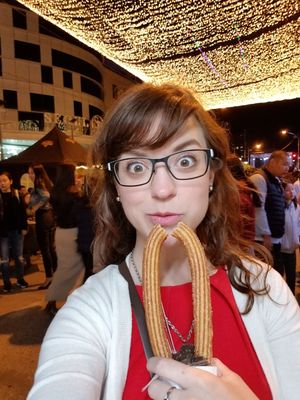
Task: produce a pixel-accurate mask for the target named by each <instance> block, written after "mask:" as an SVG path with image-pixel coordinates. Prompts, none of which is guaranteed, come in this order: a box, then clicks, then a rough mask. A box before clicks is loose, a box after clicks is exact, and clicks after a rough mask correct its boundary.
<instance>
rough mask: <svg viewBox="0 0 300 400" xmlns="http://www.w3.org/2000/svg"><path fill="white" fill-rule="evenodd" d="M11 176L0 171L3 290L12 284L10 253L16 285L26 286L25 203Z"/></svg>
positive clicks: (6, 290) (0, 248) (9, 288)
mask: <svg viewBox="0 0 300 400" xmlns="http://www.w3.org/2000/svg"><path fill="white" fill-rule="evenodd" d="M12 183H13V180H12V176H11V174H10V173H9V172H1V173H0V195H1V203H2V206H3V209H2V210H3V213H2V215H3V217H2V220H1V224H0V251H1V270H2V279H3V283H4V288H3V291H4V292H5V293H7V292H10V291H11V289H12V284H11V281H10V273H9V259H10V255H11V256H12V258H13V259H14V262H15V268H16V277H17V286H18V287H19V288H21V289H24V288H27V287H28V283H27V282H26V281H25V280H24V258H23V243H24V235H25V234H26V233H27V228H28V225H27V215H26V209H25V205H24V203H23V201H22V199H20V197H19V194H18V191H17V190H15V189H14V188H13V187H12Z"/></svg>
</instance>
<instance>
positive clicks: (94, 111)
mask: <svg viewBox="0 0 300 400" xmlns="http://www.w3.org/2000/svg"><path fill="white" fill-rule="evenodd" d="M89 115H90V119H92V118H93V116H94V115H99V117H101V118H103V117H104V112H103V111H102V110H100V108H98V107H95V106H92V105H89Z"/></svg>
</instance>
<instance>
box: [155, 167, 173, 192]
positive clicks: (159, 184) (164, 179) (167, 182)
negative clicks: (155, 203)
mask: <svg viewBox="0 0 300 400" xmlns="http://www.w3.org/2000/svg"><path fill="white" fill-rule="evenodd" d="M176 192H177V188H176V182H175V178H173V176H172V175H171V174H170V172H169V170H168V168H167V166H166V165H156V166H155V171H154V173H153V176H152V180H151V193H152V196H153V197H157V198H160V199H167V198H169V197H173V196H175V195H176Z"/></svg>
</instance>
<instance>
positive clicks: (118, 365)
mask: <svg viewBox="0 0 300 400" xmlns="http://www.w3.org/2000/svg"><path fill="white" fill-rule="evenodd" d="M245 264H247V263H245ZM248 266H249V268H250V269H252V268H253V265H252V266H251V265H249V263H248ZM268 283H269V284H270V287H271V291H270V297H271V298H272V299H273V301H272V300H271V299H270V298H269V297H268V296H259V297H256V299H255V303H254V306H253V308H252V310H251V312H250V313H249V314H247V315H245V316H243V317H242V318H243V321H244V323H245V326H246V328H247V331H248V333H249V335H250V338H251V341H252V343H253V346H254V348H255V350H256V353H257V355H258V358H259V360H260V362H261V365H262V368H263V370H264V372H265V375H266V377H267V380H268V382H269V385H270V387H271V391H272V394H273V400H296V399H299V393H300V309H299V306H298V304H297V302H296V300H295V298H294V296H293V295H292V294H291V292H290V290H289V288H288V287H287V285H286V283H285V282H284V281H283V279H282V278H281V276H280V275H279V274H278V273H277V272H276V271H275V270H271V271H270V273H269V275H268ZM233 292H234V297H235V300H236V302H237V304H238V307H239V309H241V310H242V309H243V307H244V305H245V301H246V297H245V295H243V294H241V293H239V292H237V291H236V290H233ZM131 325H132V321H131V305H130V299H129V292H128V287H127V282H126V281H125V280H124V278H123V277H122V276H121V275H120V274H119V271H118V269H117V266H116V265H110V266H108V267H107V268H105V269H104V270H103V271H101V272H99V273H97V274H96V275H94V276H92V277H91V278H89V279H88V281H87V282H86V283H85V285H84V286H81V287H80V288H79V289H77V290H76V291H75V292H73V293H72V294H71V295H70V296H69V298H68V301H67V303H66V304H65V305H64V306H63V307H62V309H61V310H60V311H59V312H58V314H57V315H56V317H55V319H54V320H53V322H52V323H51V325H50V327H49V329H48V331H47V333H46V336H45V338H44V341H43V344H42V348H41V353H40V358H39V365H38V369H37V372H36V374H35V380H34V385H33V387H32V389H31V391H30V393H29V395H28V398H27V399H28V400H53V399H55V400H99V399H102V400H121V399H122V392H123V388H124V384H125V380H126V376H127V369H128V363H129V353H130V342H131ZM233 349H234V344H233ZM225 363H226V361H225Z"/></svg>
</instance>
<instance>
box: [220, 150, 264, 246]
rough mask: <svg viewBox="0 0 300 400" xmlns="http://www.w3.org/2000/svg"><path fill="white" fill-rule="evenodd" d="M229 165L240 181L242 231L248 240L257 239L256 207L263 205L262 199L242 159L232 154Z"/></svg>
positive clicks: (228, 161)
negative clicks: (247, 173)
mask: <svg viewBox="0 0 300 400" xmlns="http://www.w3.org/2000/svg"><path fill="white" fill-rule="evenodd" d="M227 165H228V168H229V170H230V172H231V173H232V175H233V177H234V178H235V179H236V180H237V181H238V187H239V194H240V213H241V220H240V233H241V235H242V236H243V237H244V238H245V239H248V240H251V241H254V240H255V207H261V201H260V198H259V195H258V193H257V189H256V187H255V186H254V183H252V182H251V180H250V179H249V178H248V177H247V175H246V172H245V170H244V166H243V164H242V162H241V160H240V159H239V158H238V157H237V156H235V155H234V154H231V155H230V156H229V157H228V158H227Z"/></svg>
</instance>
